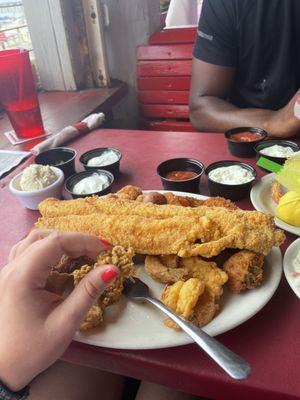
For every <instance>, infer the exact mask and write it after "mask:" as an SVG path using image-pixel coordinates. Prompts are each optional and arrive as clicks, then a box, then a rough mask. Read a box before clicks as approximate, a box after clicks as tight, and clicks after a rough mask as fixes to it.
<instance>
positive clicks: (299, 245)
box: [283, 238, 300, 298]
mask: <svg viewBox="0 0 300 400" xmlns="http://www.w3.org/2000/svg"><path fill="white" fill-rule="evenodd" d="M299 251H300V238H299V239H297V240H295V241H294V242H293V243H292V244H291V245H290V246H289V247H288V249H287V251H286V252H285V255H284V259H283V270H284V274H285V277H286V280H287V281H288V283H289V285H290V287H291V288H292V289H293V291H294V292H295V294H296V295H297V296H298V297H299V298H300V276H298V277H295V276H293V272H295V269H294V266H293V261H294V260H295V258H296V256H297V254H298V253H299Z"/></svg>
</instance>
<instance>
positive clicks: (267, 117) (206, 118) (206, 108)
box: [189, 58, 300, 138]
mask: <svg viewBox="0 0 300 400" xmlns="http://www.w3.org/2000/svg"><path fill="white" fill-rule="evenodd" d="M234 75H235V69H234V67H224V66H220V65H214V64H210V63H207V62H204V61H202V60H199V59H197V58H193V67H192V81H191V90H190V100H189V104H190V119H191V122H192V124H193V126H194V127H195V128H196V129H197V130H199V131H200V130H201V131H207V132H225V131H227V130H228V129H231V128H235V127H239V126H253V127H260V128H263V129H264V130H266V131H267V132H268V134H269V136H271V137H282V138H285V137H290V136H293V135H296V134H297V133H299V132H300V120H299V119H298V118H296V117H295V116H294V104H295V102H296V100H297V98H298V97H299V96H300V90H298V91H297V92H296V94H295V95H294V97H293V98H292V99H291V100H290V102H289V103H288V104H287V105H286V106H285V107H283V108H281V109H280V110H278V111H273V110H268V109H260V108H238V107H236V106H235V105H233V104H231V103H230V102H229V101H227V100H226V98H227V96H228V94H229V92H230V89H231V86H232V83H233V80H234Z"/></svg>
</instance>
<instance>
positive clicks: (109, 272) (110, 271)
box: [101, 267, 119, 283]
mask: <svg viewBox="0 0 300 400" xmlns="http://www.w3.org/2000/svg"><path fill="white" fill-rule="evenodd" d="M118 275H119V273H118V270H116V269H115V268H111V267H108V268H107V269H106V270H105V271H103V272H102V274H101V279H102V280H103V282H105V283H109V282H111V281H112V280H113V279H115V278H116V276H118Z"/></svg>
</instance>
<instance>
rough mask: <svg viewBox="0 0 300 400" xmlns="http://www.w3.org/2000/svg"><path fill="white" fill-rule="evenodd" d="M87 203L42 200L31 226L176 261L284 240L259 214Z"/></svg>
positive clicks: (263, 249)
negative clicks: (90, 237)
mask: <svg viewBox="0 0 300 400" xmlns="http://www.w3.org/2000/svg"><path fill="white" fill-rule="evenodd" d="M88 199H89V200H86V199H78V200H71V201H59V200H51V199H50V200H46V201H44V202H43V203H42V206H41V208H40V210H41V213H42V215H43V217H42V218H40V219H39V220H38V221H37V223H36V226H37V227H38V228H51V229H56V230H58V231H73V232H86V233H90V234H93V235H96V236H101V237H102V238H103V239H106V240H107V241H109V242H110V243H112V244H113V245H121V246H124V247H132V248H133V249H134V251H135V252H136V253H139V254H149V255H161V254H177V255H178V256H180V257H191V256H198V255H201V256H203V257H207V258H209V257H213V256H216V255H218V254H219V253H220V252H221V251H222V250H224V249H226V248H238V249H247V250H252V251H254V252H256V253H261V254H264V255H267V254H268V253H269V252H270V250H271V249H272V246H279V245H280V244H281V243H282V242H283V241H284V239H285V236H284V233H283V231H281V230H279V229H276V227H275V224H274V219H273V217H271V216H269V215H266V214H264V213H261V212H259V211H244V210H240V209H238V210H230V209H226V208H224V207H207V206H202V207H195V208H191V207H178V206H172V205H155V204H152V203H139V202H136V201H122V200H120V199H116V200H114V201H113V202H111V201H109V200H107V199H106V200H105V199H103V200H98V199H97V198H88ZM81 200H82V201H81ZM90 208H92V209H93V210H95V208H96V209H97V213H95V212H94V213H92V212H91V210H90ZM53 211H55V212H53ZM83 211H84V212H83ZM83 214H84V215H83ZM49 215H50V216H53V215H56V217H53V218H49Z"/></svg>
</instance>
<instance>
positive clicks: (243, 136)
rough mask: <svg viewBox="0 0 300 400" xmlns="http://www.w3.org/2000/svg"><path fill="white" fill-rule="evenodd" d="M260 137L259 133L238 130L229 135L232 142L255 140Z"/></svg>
mask: <svg viewBox="0 0 300 400" xmlns="http://www.w3.org/2000/svg"><path fill="white" fill-rule="evenodd" d="M260 138H261V135H260V134H259V133H255V132H239V133H233V134H232V135H230V140H232V141H234V142H256V141H257V140H259V139H260Z"/></svg>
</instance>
